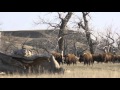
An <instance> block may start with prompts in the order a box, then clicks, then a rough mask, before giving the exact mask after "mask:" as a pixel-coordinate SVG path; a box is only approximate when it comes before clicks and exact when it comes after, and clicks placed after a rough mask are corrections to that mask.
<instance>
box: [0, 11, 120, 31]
mask: <svg viewBox="0 0 120 90" xmlns="http://www.w3.org/2000/svg"><path fill="white" fill-rule="evenodd" d="M40 15H42V14H41V12H0V24H1V25H0V30H1V31H6V30H7V31H9V30H35V29H46V27H45V26H36V25H35V24H34V21H37V20H38V17H39V16H40ZM90 15H91V20H90V22H91V23H90V24H91V27H92V28H93V29H94V30H96V31H101V32H102V31H104V30H105V28H107V27H108V26H111V27H112V30H113V31H116V32H119V31H120V30H119V29H120V12H91V13H90ZM43 16H44V15H43ZM44 17H47V16H44ZM48 18H50V16H48Z"/></svg>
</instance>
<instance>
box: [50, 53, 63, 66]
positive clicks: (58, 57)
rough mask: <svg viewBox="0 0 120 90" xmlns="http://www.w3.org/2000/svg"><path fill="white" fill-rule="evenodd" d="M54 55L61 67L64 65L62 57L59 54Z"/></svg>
mask: <svg viewBox="0 0 120 90" xmlns="http://www.w3.org/2000/svg"><path fill="white" fill-rule="evenodd" d="M52 55H53V56H54V57H55V59H56V60H57V62H58V63H59V65H60V64H61V63H62V64H63V61H62V55H61V54H60V53H58V52H52Z"/></svg>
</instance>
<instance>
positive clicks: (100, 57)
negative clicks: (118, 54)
mask: <svg viewBox="0 0 120 90" xmlns="http://www.w3.org/2000/svg"><path fill="white" fill-rule="evenodd" d="M92 57H93V62H94V61H96V62H97V63H99V62H101V63H102V62H104V58H105V54H92Z"/></svg>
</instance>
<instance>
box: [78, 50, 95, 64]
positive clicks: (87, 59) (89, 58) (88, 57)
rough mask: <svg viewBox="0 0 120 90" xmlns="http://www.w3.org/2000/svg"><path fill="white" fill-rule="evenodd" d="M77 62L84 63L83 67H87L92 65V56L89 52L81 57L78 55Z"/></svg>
mask: <svg viewBox="0 0 120 90" xmlns="http://www.w3.org/2000/svg"><path fill="white" fill-rule="evenodd" d="M79 61H80V62H81V61H83V62H84V65H85V64H87V65H90V64H92V65H93V58H92V54H91V53H89V52H86V53H84V54H82V55H80V59H79Z"/></svg>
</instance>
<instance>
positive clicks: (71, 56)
mask: <svg viewBox="0 0 120 90" xmlns="http://www.w3.org/2000/svg"><path fill="white" fill-rule="evenodd" d="M64 58H65V63H66V64H67V65H70V64H72V63H73V65H74V64H76V62H77V58H76V56H75V55H74V54H67V55H65V56H64Z"/></svg>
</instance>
